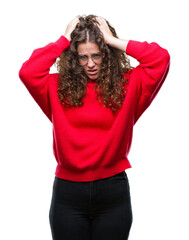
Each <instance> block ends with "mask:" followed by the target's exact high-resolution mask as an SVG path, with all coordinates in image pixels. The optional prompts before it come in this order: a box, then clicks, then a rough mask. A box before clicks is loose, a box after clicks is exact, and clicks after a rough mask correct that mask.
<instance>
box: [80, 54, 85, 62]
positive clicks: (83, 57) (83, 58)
mask: <svg viewBox="0 0 189 240" xmlns="http://www.w3.org/2000/svg"><path fill="white" fill-rule="evenodd" d="M79 59H80V60H82V61H83V60H84V61H85V60H87V56H85V55H80V56H79Z"/></svg>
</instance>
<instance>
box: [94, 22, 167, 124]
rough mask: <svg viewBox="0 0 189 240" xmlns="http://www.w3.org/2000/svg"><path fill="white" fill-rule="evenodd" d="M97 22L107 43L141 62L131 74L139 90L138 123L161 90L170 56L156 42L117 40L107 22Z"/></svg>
mask: <svg viewBox="0 0 189 240" xmlns="http://www.w3.org/2000/svg"><path fill="white" fill-rule="evenodd" d="M97 20H98V22H99V28H100V30H101V31H102V33H103V36H104V40H105V42H106V43H107V44H108V45H110V46H112V47H115V48H117V49H120V50H122V51H124V52H125V53H126V54H127V55H129V56H131V57H133V58H135V59H136V60H137V61H138V62H139V65H138V66H137V67H136V68H135V69H133V70H132V71H131V72H132V73H131V74H130V78H132V81H135V84H136V86H137V89H138V91H137V95H136V97H137V102H138V104H137V106H136V118H135V122H136V121H137V120H138V118H139V117H140V116H141V114H142V113H143V112H144V111H145V110H146V109H147V107H148V106H149V105H150V104H151V102H152V101H153V99H154V98H155V96H156V95H157V93H158V91H159V90H160V88H161V86H162V84H163V82H164V80H165V78H166V76H167V74H168V71H169V66H170V55H169V53H168V51H167V50H166V49H164V48H162V47H160V46H159V45H158V44H157V43H155V42H152V43H148V42H139V41H134V40H129V41H128V40H121V39H118V38H115V37H113V36H112V33H111V31H110V29H109V27H108V25H107V23H106V21H105V20H104V19H103V18H97Z"/></svg>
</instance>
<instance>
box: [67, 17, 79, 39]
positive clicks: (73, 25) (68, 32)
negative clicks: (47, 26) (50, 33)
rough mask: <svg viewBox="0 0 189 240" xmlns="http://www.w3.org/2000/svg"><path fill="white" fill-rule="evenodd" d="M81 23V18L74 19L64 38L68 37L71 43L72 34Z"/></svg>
mask: <svg viewBox="0 0 189 240" xmlns="http://www.w3.org/2000/svg"><path fill="white" fill-rule="evenodd" d="M78 23H79V18H78V17H76V18H74V19H73V20H72V21H71V22H70V23H69V24H68V26H67V28H66V31H65V34H64V37H66V38H67V39H68V40H69V41H70V40H71V37H70V35H71V33H72V32H73V30H74V29H75V27H76V25H77V24H78Z"/></svg>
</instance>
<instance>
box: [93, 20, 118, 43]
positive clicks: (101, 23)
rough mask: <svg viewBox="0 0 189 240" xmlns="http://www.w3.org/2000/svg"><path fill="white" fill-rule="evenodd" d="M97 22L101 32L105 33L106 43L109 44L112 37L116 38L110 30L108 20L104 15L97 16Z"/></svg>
mask: <svg viewBox="0 0 189 240" xmlns="http://www.w3.org/2000/svg"><path fill="white" fill-rule="evenodd" d="M96 20H97V22H98V23H99V26H98V27H99V28H100V30H101V32H102V33H103V36H104V40H105V43H106V44H109V43H110V42H111V39H112V38H114V37H113V34H112V32H111V31H110V28H109V26H108V24H107V22H106V20H105V19H104V18H102V17H97V18H96Z"/></svg>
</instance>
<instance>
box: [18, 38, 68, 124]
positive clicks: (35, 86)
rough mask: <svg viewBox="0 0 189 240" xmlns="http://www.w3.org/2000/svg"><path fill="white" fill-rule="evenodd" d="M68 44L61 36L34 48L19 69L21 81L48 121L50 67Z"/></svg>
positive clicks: (49, 113)
mask: <svg viewBox="0 0 189 240" xmlns="http://www.w3.org/2000/svg"><path fill="white" fill-rule="evenodd" d="M69 46H70V42H69V41H68V40H67V38H65V37H64V36H61V37H60V38H59V39H58V40H57V41H56V42H54V43H49V44H48V45H46V46H45V47H42V48H38V49H35V50H34V51H33V53H32V55H31V56H30V58H29V59H28V60H27V61H26V62H24V63H23V65H22V67H21V69H20V70H19V77H20V79H21V81H22V82H23V84H24V85H25V87H26V88H27V89H28V91H29V93H30V94H31V95H32V97H33V98H34V99H35V101H36V102H37V104H38V105H39V106H40V108H41V109H42V111H43V112H44V113H45V115H46V116H47V117H48V118H49V120H50V121H52V119H51V109H50V102H49V95H48V94H49V93H48V85H49V84H48V82H49V77H50V75H51V74H49V71H50V67H51V66H52V65H53V64H54V63H55V61H56V58H58V57H59V56H60V55H61V54H62V52H63V51H64V50H65V49H66V48H68V47H69Z"/></svg>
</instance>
